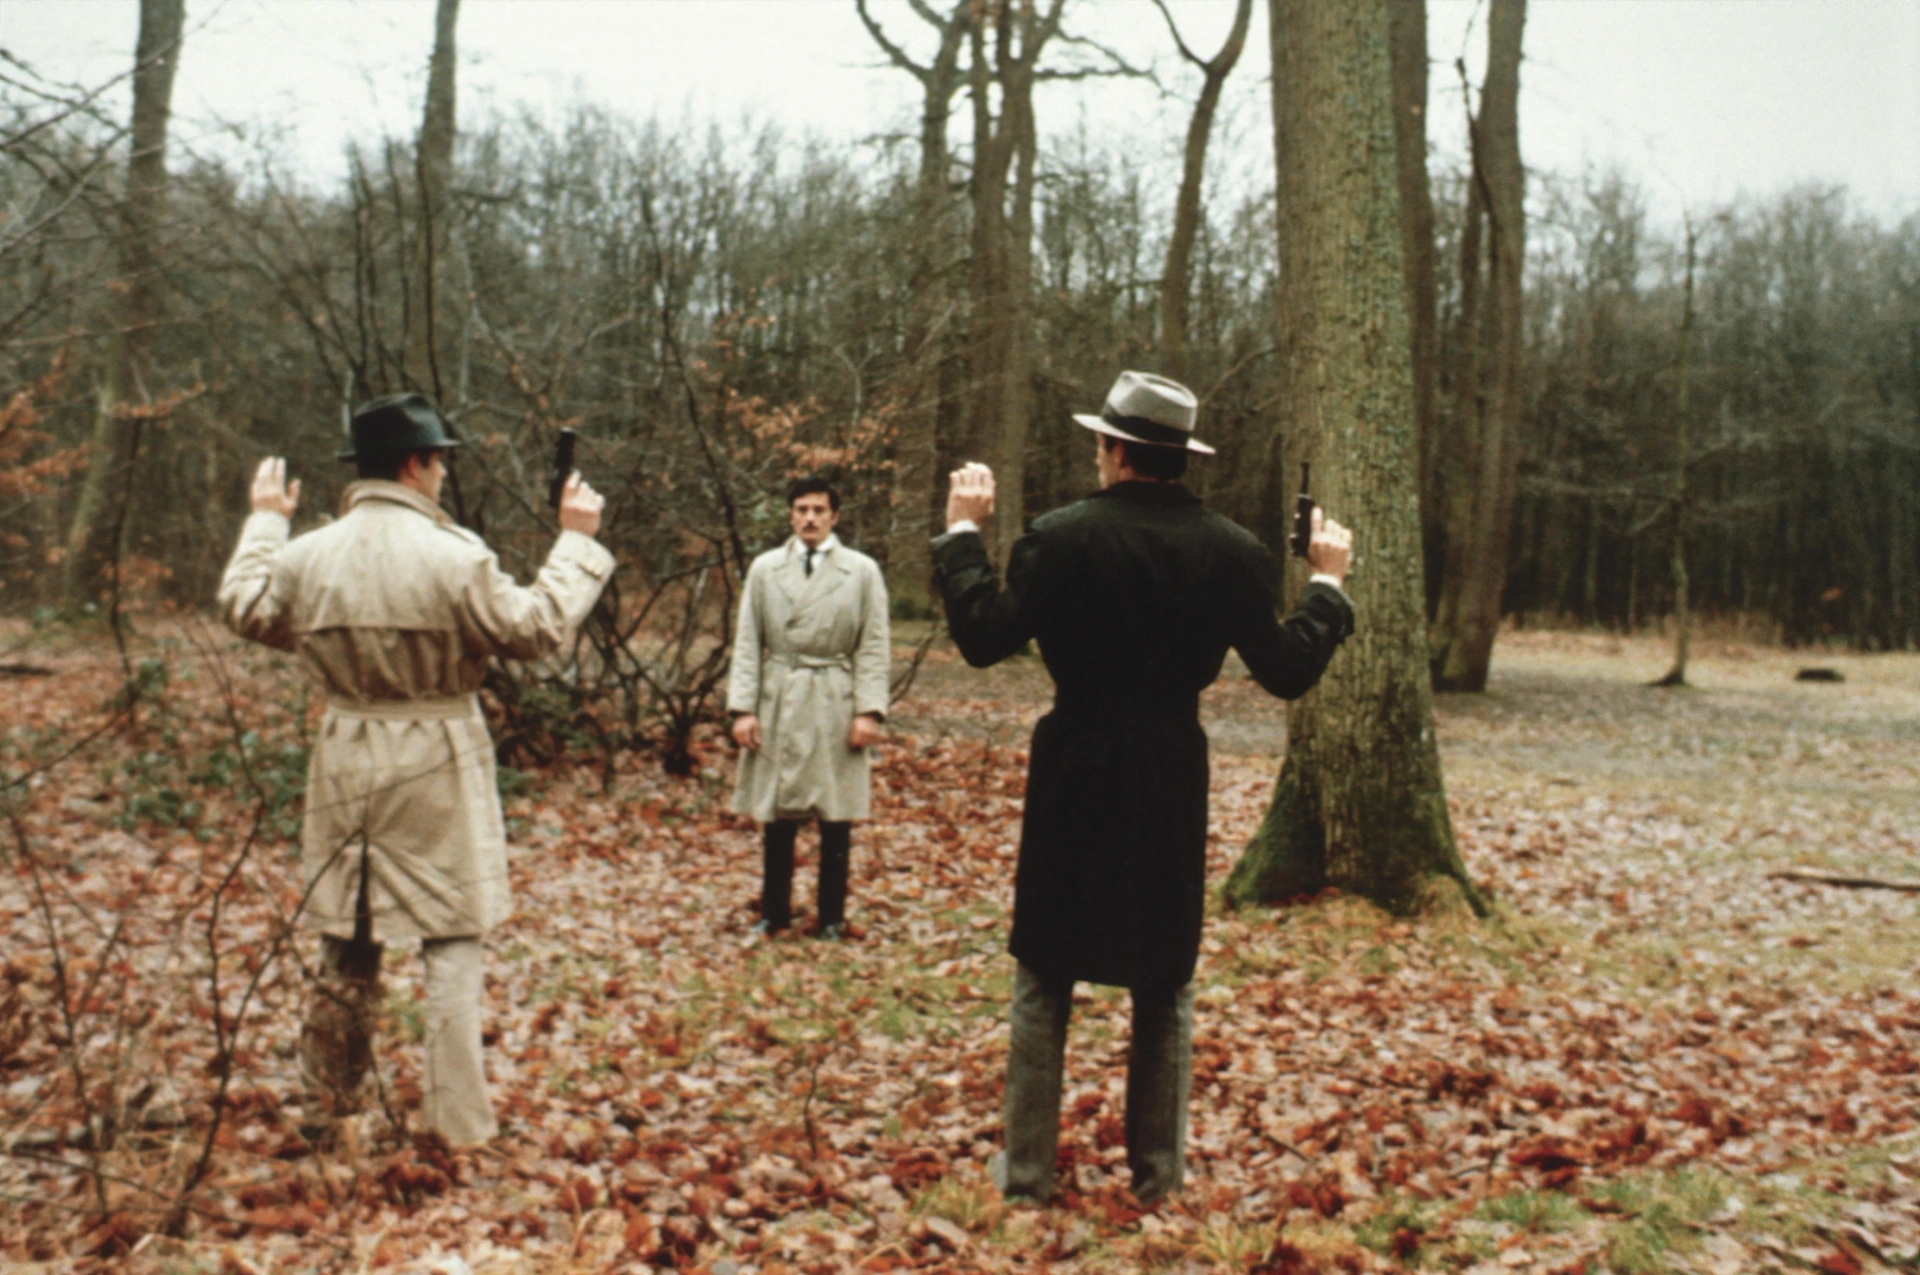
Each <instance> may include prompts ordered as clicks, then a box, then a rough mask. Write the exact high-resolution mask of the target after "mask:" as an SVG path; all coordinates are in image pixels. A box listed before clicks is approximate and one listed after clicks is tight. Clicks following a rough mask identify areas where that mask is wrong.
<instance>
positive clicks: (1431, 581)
mask: <svg viewBox="0 0 1920 1275" xmlns="http://www.w3.org/2000/svg"><path fill="white" fill-rule="evenodd" d="M1387 48H1388V56H1389V59H1390V61H1391V65H1392V70H1393V137H1394V156H1395V159H1396V160H1397V164H1396V167H1397V170H1398V172H1399V176H1400V229H1401V231H1402V234H1403V236H1404V238H1405V240H1406V271H1407V331H1408V345H1409V347H1410V348H1411V350H1412V354H1413V432H1414V439H1415V446H1416V449H1417V450H1418V452H1419V455H1420V544H1421V553H1422V558H1423V560H1424V563H1425V579H1426V589H1427V593H1426V601H1427V616H1428V618H1429V619H1431V618H1432V617H1433V612H1434V606H1435V604H1436V603H1437V602H1438V600H1439V596H1440V590H1439V583H1440V561H1441V560H1440V551H1441V546H1442V545H1443V544H1444V543H1445V537H1444V536H1443V535H1442V533H1441V529H1440V492H1439V466H1438V443H1439V439H1438V437H1437V435H1436V432H1435V430H1434V424H1433V398H1434V389H1435V383H1436V381H1437V379H1438V376H1439V349H1440V345H1439V335H1438V324H1439V319H1438V300H1437V297H1438V285H1437V283H1436V282H1435V278H1436V272H1435V267H1434V247H1433V188H1432V185H1431V183H1430V182H1429V181H1428V179H1427V0H1389V3H1388V5H1387Z"/></svg>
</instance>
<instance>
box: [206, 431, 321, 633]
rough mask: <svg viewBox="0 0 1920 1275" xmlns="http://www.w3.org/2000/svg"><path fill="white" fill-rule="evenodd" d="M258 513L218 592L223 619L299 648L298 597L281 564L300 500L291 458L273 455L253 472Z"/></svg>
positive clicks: (231, 625)
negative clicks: (289, 473) (289, 475)
mask: <svg viewBox="0 0 1920 1275" xmlns="http://www.w3.org/2000/svg"><path fill="white" fill-rule="evenodd" d="M250 501H251V503H252V506H253V512H252V513H251V514H249V515H248V516H247V521H246V524H245V525H244V526H243V527H242V528H241V529H240V543H239V544H238V545H236V546H235V547H234V550H233V557H232V558H231V559H229V560H228V562H227V569H226V572H225V573H224V574H223V575H222V576H221V577H220V592H219V593H218V594H217V595H216V599H217V602H218V604H219V607H220V617H221V618H222V619H223V620H225V621H226V623H227V627H228V628H230V629H232V630H233V631H234V632H235V633H238V634H239V635H240V636H241V637H243V638H246V639H247V640H248V641H252V642H260V643H264V644H265V645H267V646H273V647H278V648H280V649H281V650H283V651H290V650H292V649H293V611H292V606H293V600H292V598H291V596H290V595H289V592H288V590H287V587H286V579H285V577H284V576H283V575H282V574H281V573H280V572H278V571H277V570H276V569H275V568H276V567H277V566H278V565H279V562H280V551H281V550H282V549H284V548H286V546H287V538H288V536H289V535H290V534H291V533H292V527H293V511H294V509H295V508H296V507H297V506H298V505H299V503H300V480H299V479H297V478H296V479H294V481H293V483H292V485H290V486H289V485H288V483H287V462H286V461H285V460H283V459H282V458H280V457H278V456H269V457H268V458H267V459H265V460H263V461H261V462H260V467H259V468H258V469H256V470H255V471H254V474H253V490H252V492H251V493H250Z"/></svg>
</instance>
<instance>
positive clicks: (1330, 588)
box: [1300, 580, 1353, 641]
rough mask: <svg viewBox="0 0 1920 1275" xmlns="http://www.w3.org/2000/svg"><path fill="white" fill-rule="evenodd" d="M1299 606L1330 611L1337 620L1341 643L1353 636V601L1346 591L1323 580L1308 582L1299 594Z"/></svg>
mask: <svg viewBox="0 0 1920 1275" xmlns="http://www.w3.org/2000/svg"><path fill="white" fill-rule="evenodd" d="M1300 605H1301V607H1303V608H1305V607H1307V606H1314V607H1315V609H1317V610H1318V609H1331V610H1332V611H1333V612H1334V615H1335V616H1336V617H1337V618H1338V624H1337V629H1338V632H1339V634H1340V638H1341V640H1342V641H1345V640H1346V639H1347V638H1348V637H1351V636H1352V634H1353V599H1352V598H1349V597H1348V596H1347V593H1346V590H1344V589H1342V588H1340V587H1338V586H1337V585H1331V584H1328V583H1326V582H1325V581H1323V580H1314V581H1310V582H1309V583H1308V584H1307V587H1306V589H1305V590H1303V591H1302V592H1301V594H1300Z"/></svg>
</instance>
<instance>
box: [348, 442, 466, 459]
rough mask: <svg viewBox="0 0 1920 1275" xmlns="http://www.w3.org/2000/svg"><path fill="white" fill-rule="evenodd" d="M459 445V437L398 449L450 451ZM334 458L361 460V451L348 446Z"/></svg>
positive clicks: (407, 450)
mask: <svg viewBox="0 0 1920 1275" xmlns="http://www.w3.org/2000/svg"><path fill="white" fill-rule="evenodd" d="M458 446H460V440H459V439H457V438H449V439H448V440H447V441H446V442H444V443H437V444H435V445H434V446H432V447H402V448H399V449H398V450H400V451H403V452H450V451H452V450H453V449H454V448H456V447H458ZM333 458H334V459H335V460H337V461H349V460H359V459H360V453H359V452H358V451H357V450H356V449H354V448H352V447H346V448H342V449H341V450H339V451H337V452H335V453H334V454H333Z"/></svg>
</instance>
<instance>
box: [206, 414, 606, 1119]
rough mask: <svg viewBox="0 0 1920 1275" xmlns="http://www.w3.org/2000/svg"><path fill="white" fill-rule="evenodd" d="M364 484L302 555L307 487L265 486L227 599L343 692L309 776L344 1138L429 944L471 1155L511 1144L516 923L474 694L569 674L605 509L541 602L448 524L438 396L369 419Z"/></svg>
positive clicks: (327, 1104)
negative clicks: (295, 521)
mask: <svg viewBox="0 0 1920 1275" xmlns="http://www.w3.org/2000/svg"><path fill="white" fill-rule="evenodd" d="M352 428H353V446H352V447H351V448H349V449H348V450H347V451H345V452H342V453H341V457H340V458H341V459H342V460H351V461H354V462H355V463H356V464H357V466H358V468H359V478H360V481H358V482H355V483H353V484H352V485H350V486H349V487H348V488H347V489H346V492H345V494H344V495H343V497H342V499H341V516H340V517H339V518H338V519H337V520H336V521H334V522H332V523H330V524H328V525H326V526H324V527H321V528H319V529H318V530H315V531H310V532H307V533H306V534H304V535H301V536H299V537H297V538H295V539H293V540H291V541H289V539H288V533H289V523H290V519H291V518H292V515H293V511H294V507H295V505H296V504H297V503H298V501H299V498H300V484H299V483H298V482H297V481H296V482H294V483H293V484H292V485H291V486H288V485H287V482H286V462H284V461H282V460H280V459H278V458H274V459H269V460H267V461H264V462H262V463H261V465H260V469H259V472H258V473H257V474H256V475H255V476H254V480H253V493H252V504H253V513H252V515H251V516H250V517H249V518H248V519H247V522H246V526H245V528H244V529H243V530H242V531H241V533H240V543H239V547H238V548H236V549H235V550H234V554H233V559H232V561H231V562H229V563H228V564H227V570H226V575H225V577H224V578H223V579H222V580H221V582H220V594H219V601H220V608H221V612H222V614H223V616H224V617H225V619H226V621H227V623H228V625H229V626H231V627H232V628H233V630H234V631H235V632H237V633H239V634H240V635H241V636H242V637H246V638H250V639H252V640H253V641H256V642H262V643H265V644H266V645H268V646H273V647H278V648H280V649H282V650H288V651H294V652H297V653H298V654H299V656H300V657H301V660H302V662H303V663H304V664H305V665H306V667H307V670H308V672H309V673H310V674H311V675H312V676H313V678H314V680H315V681H317V682H318V683H319V684H320V685H321V686H322V687H323V688H325V690H326V694H327V710H326V715H325V717H324V718H323V719H322V720H321V723H320V730H319V734H318V736H317V738H316V739H315V742H314V746H313V755H312V759H311V761H310V762H309V763H308V769H307V800H306V817H305V823H304V826H303V828H302V831H301V838H300V856H301V864H302V867H303V868H304V870H305V875H306V879H307V882H308V892H307V897H306V901H305V905H304V907H303V909H302V912H301V920H302V922H303V923H304V924H305V925H306V926H308V927H309V928H312V929H317V930H319V931H320V934H321V944H322V953H321V963H320V964H321V968H320V977H319V980H318V982H317V984H316V986H315V989H314V995H313V998H312V1001H311V1003H310V1006H309V1009H308V1013H307V1021H306V1025H305V1027H304V1029H303V1030H302V1033H301V1050H300V1054H301V1070H302V1073H303V1076H304V1078H305V1080H306V1083H307V1089H308V1100H309V1102H310V1104H312V1108H311V1109H310V1110H309V1111H308V1112H307V1119H306V1121H305V1122H304V1123H305V1124H306V1125H307V1126H309V1127H310V1128H313V1129H316V1130H325V1129H328V1128H330V1127H331V1125H332V1122H333V1120H334V1119H335V1118H336V1117H338V1116H342V1115H347V1114H351V1113H353V1112H355V1111H357V1110H358V1109H359V1105H358V1104H359V1097H360V1089H361V1084H362V1081H363V1080H364V1078H365V1076H366V1072H367V1070H368V1067H369V1066H370V1064H371V1061H372V1043H371V1033H370V1029H371V1025H372V1021H373V1018H374V1016H375V1014H376V1013H377V1012H378V1009H379V1005H380V979H379V970H380V953H381V946H382V945H383V944H386V943H392V942H396V941H401V940H413V939H418V940H419V941H420V944H421V953H422V956H423V957H424V958H425V961H426V975H427V1031H426V1069H425V1084H424V1086H423V1088H424V1091H425V1092H424V1100H423V1108H424V1109H423V1112H422V1120H423V1123H424V1124H425V1125H426V1127H427V1128H429V1129H431V1130H433V1131H435V1132H437V1133H439V1134H441V1135H442V1136H443V1137H445V1138H446V1140H447V1141H448V1142H449V1143H451V1144H453V1145H455V1146H464V1145H472V1144H475V1143H480V1142H484V1141H486V1140H487V1139H489V1138H491V1137H492V1136H493V1135H494V1134H495V1133H496V1132H497V1131H498V1125H497V1123H496V1122H495V1120H494V1115H493V1104H492V1101H491V1099H490V1098H489V1097H488V1094H487V1083H486V1073H485V1071H484V1069H483V1066H482V1062H481V1046H480V998H481V991H482V979H483V973H484V971H483V964H482V954H481V945H480V935H482V934H483V933H485V932H486V931H487V930H489V929H491V928H492V927H493V926H495V925H498V924H499V923H500V922H501V921H502V920H504V919H505V918H506V917H507V915H508V913H509V912H510V911H511V910H512V904H511V901H510V899H509V895H508V887H507V854H506V829H505V825H504V823H503V821H502V819H501V814H500V798H499V793H498V791H497V789H496V788H495V786H494V784H495V780H494V758H493V742H492V740H491V739H490V738H489V737H488V734H487V725H486V722H485V720H484V719H483V718H482V717H481V715H480V706H479V703H478V701H477V700H476V699H475V696H474V692H475V691H477V690H478V689H479V687H480V681H481V678H482V677H483V676H484V675H485V674H486V670H487V665H488V664H489V662H490V661H491V660H492V659H493V657H495V656H500V655H504V656H512V657H515V658H519V659H535V658H539V657H542V656H546V655H551V654H552V653H553V652H554V651H556V650H557V649H559V648H560V647H561V646H563V645H564V644H565V643H567V642H568V641H569V640H571V638H572V635H573V634H574V632H575V630H576V629H577V628H578V626H579V624H580V622H581V621H582V620H583V619H585V618H586V615H587V612H588V611H589V610H590V609H591V608H592V606H593V603H594V600H595V599H596V598H598V597H599V596H600V590H601V588H602V586H603V585H604V584H605V583H606V580H607V577H608V575H609V574H611V572H612V570H613V555H612V554H610V553H609V552H607V550H606V548H605V547H604V546H602V545H601V544H600V543H599V542H598V541H597V540H595V539H594V536H595V535H596V534H597V533H598V531H599V529H600V510H601V505H602V500H601V497H600V496H599V494H598V493H596V492H595V491H594V490H593V489H592V488H591V487H589V486H587V484H586V483H584V482H583V481H581V479H580V476H579V475H578V474H575V475H574V476H573V478H572V479H571V480H570V481H569V482H568V484H567V487H566V491H565V494H564V495H563V497H562V499H561V504H560V526H561V532H560V538H559V539H558V540H557V541H556V542H555V543H554V546H553V551H552V552H551V553H550V554H549V555H548V556H547V561H546V565H545V566H543V567H542V568H541V570H540V574H539V576H538V578H537V579H536V580H535V581H534V583H533V584H532V585H531V586H529V587H526V588H522V587H521V586H519V585H518V584H515V583H514V581H513V578H512V577H511V576H508V575H507V574H506V573H505V572H503V571H502V570H501V569H500V565H499V563H498V561H497V560H496V559H495V557H494V555H493V552H492V551H491V550H489V549H488V548H487V546H486V544H485V542H484V541H482V540H481V539H480V537H478V536H476V535H474V534H473V533H472V532H470V531H468V530H466V529H465V528H463V527H460V526H458V525H456V524H455V523H454V521H453V520H452V519H451V518H449V517H448V516H447V515H446V514H445V513H444V512H443V511H442V510H441V508H440V505H439V497H440V485H441V482H442V481H443V480H444V478H445V476H446V463H445V459H444V458H445V454H446V453H447V451H448V450H450V449H451V448H454V447H457V446H459V443H458V442H457V441H456V440H455V439H453V438H452V437H451V436H449V435H448V434H447V432H446V429H445V425H444V422H442V420H441V418H440V415H439V413H438V412H437V411H435V410H434V408H433V405H432V404H431V403H429V402H428V401H427V400H426V399H425V398H424V397H422V396H421V395H418V394H403V395H396V396H393V397H390V398H385V399H378V400H376V401H374V402H372V403H368V404H367V405H366V406H364V407H362V408H361V409H360V411H359V412H358V413H356V414H355V416H354V418H353V425H352Z"/></svg>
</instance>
